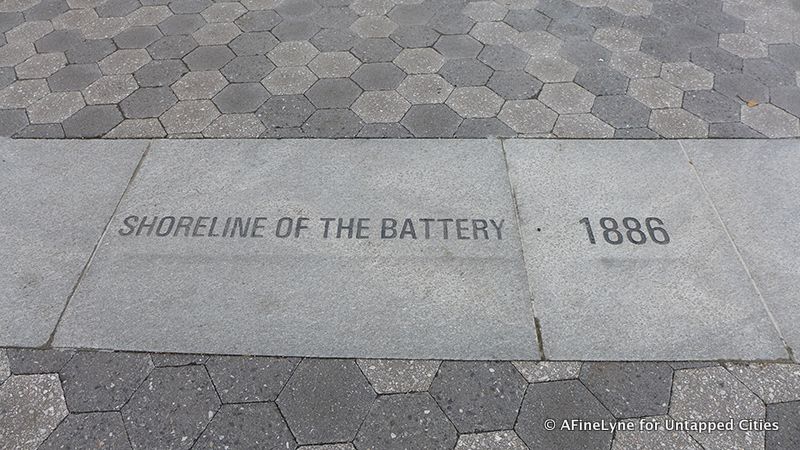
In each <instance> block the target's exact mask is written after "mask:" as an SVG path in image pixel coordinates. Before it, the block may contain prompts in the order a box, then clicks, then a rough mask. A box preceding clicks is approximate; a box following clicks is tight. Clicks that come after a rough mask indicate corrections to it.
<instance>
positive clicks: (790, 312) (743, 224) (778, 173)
mask: <svg viewBox="0 0 800 450" xmlns="http://www.w3.org/2000/svg"><path fill="white" fill-rule="evenodd" d="M683 146H684V148H685V149H686V151H687V153H688V154H689V157H690V158H691V160H692V163H693V164H694V165H695V167H697V170H698V172H699V173H700V175H701V178H702V179H703V182H704V183H705V185H706V188H707V189H708V192H709V195H710V196H711V199H712V200H713V201H714V204H715V205H716V207H717V210H718V211H719V213H720V215H721V216H722V220H723V222H724V223H725V226H726V227H727V229H728V231H729V232H730V234H731V236H732V238H733V241H734V242H735V243H736V247H737V248H738V249H739V251H740V252H741V255H742V259H743V260H744V263H745V264H746V265H747V267H748V269H749V270H750V274H751V275H752V276H753V279H754V280H755V283H756V286H758V289H759V291H760V292H761V295H763V297H764V301H765V302H766V304H767V306H768V307H769V308H770V311H772V315H773V317H774V318H775V321H776V322H777V324H778V327H779V328H780V330H781V333H782V334H783V337H784V338H785V339H786V343H787V344H788V345H789V346H790V347H792V348H793V349H794V351H795V354H797V351H798V350H799V349H800V297H799V294H798V292H800V241H798V239H797V237H798V235H800V222H798V216H800V141H798V140H777V139H773V140H770V141H764V140H754V141H744V140H740V141H736V144H735V145H732V144H731V142H730V141H684V142H683Z"/></svg>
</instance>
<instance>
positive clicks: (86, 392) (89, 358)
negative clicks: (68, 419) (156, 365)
mask: <svg viewBox="0 0 800 450" xmlns="http://www.w3.org/2000/svg"><path fill="white" fill-rule="evenodd" d="M152 369H153V363H152V361H151V360H150V357H149V356H148V355H144V354H138V353H118V352H93V351H90V352H78V353H77V354H76V355H75V356H74V357H73V358H72V359H70V361H69V362H68V363H67V364H66V366H64V368H63V369H61V371H60V373H59V374H60V375H61V380H62V385H63V387H64V396H65V398H66V401H67V406H68V407H69V410H70V411H71V412H73V413H75V412H91V411H112V410H119V409H120V408H121V407H122V406H123V405H124V404H125V403H126V402H127V401H128V400H129V399H130V398H131V396H132V395H133V392H134V391H135V390H136V388H137V387H139V385H140V384H141V383H142V381H144V379H145V378H146V377H147V375H148V374H149V373H150V371H151V370H152Z"/></svg>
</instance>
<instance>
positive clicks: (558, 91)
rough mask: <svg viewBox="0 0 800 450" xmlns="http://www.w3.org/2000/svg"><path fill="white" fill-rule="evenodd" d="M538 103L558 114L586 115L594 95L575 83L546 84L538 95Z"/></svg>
mask: <svg viewBox="0 0 800 450" xmlns="http://www.w3.org/2000/svg"><path fill="white" fill-rule="evenodd" d="M539 101H541V102H542V103H544V104H545V105H547V106H548V107H549V108H550V109H552V110H554V111H556V112H557V113H559V114H577V113H588V112H589V111H591V109H592V104H593V103H594V94H592V93H591V92H589V91H587V90H586V89H584V88H582V87H580V86H578V85H577V84H575V83H547V84H545V85H544V87H543V88H542V91H541V92H540V93H539Z"/></svg>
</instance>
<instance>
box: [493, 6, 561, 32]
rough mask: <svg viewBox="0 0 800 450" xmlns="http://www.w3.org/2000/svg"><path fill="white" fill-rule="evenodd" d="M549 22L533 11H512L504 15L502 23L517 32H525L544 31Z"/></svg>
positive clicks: (542, 15)
mask: <svg viewBox="0 0 800 450" xmlns="http://www.w3.org/2000/svg"><path fill="white" fill-rule="evenodd" d="M551 20H552V19H550V18H549V17H547V16H546V15H544V14H542V13H540V12H539V11H536V10H535V9H512V10H510V11H509V12H508V14H506V16H505V18H504V19H503V22H505V23H507V24H509V25H511V26H512V27H513V28H514V29H515V30H517V31H519V32H526V31H542V30H546V29H547V26H548V25H550V21H551Z"/></svg>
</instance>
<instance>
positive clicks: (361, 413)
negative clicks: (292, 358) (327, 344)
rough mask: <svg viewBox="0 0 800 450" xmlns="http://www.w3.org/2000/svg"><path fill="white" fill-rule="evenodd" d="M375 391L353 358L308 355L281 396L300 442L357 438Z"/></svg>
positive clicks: (279, 397)
mask: <svg viewBox="0 0 800 450" xmlns="http://www.w3.org/2000/svg"><path fill="white" fill-rule="evenodd" d="M374 399H375V392H374V391H373V390H372V388H371V387H370V386H369V383H367V380H366V379H364V375H363V374H362V373H361V371H360V370H359V369H358V366H357V365H356V363H355V362H354V361H352V360H337V359H325V360H319V359H305V360H303V361H302V362H301V363H300V365H299V366H298V367H297V369H296V370H295V371H294V374H293V375H292V377H291V379H290V380H289V382H288V383H287V385H286V387H285V388H284V389H283V391H282V392H281V394H280V395H279V396H278V400H277V402H278V406H279V407H280V409H281V412H282V413H283V415H284V417H286V421H287V422H288V424H289V428H290V429H291V430H292V432H293V434H294V435H295V437H296V438H297V441H298V443H300V444H318V443H325V442H344V441H350V440H352V439H353V438H355V435H356V432H357V431H358V428H359V426H360V425H361V422H362V421H363V420H364V418H365V417H366V415H367V412H368V411H369V409H370V406H371V405H372V402H373V400H374Z"/></svg>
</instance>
